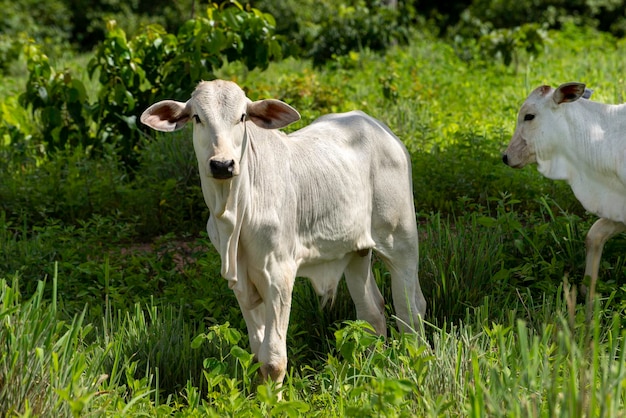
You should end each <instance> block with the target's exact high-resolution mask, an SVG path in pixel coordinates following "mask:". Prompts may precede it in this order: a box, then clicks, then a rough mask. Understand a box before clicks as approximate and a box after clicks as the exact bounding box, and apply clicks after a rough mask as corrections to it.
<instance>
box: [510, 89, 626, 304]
mask: <svg viewBox="0 0 626 418" xmlns="http://www.w3.org/2000/svg"><path fill="white" fill-rule="evenodd" d="M590 95H591V91H589V90H586V89H585V85H584V84H581V83H566V84H563V85H561V86H559V87H558V88H557V89H556V90H555V89H552V88H551V87H549V86H542V87H538V88H537V89H535V90H534V91H533V92H532V93H531V94H530V96H529V97H528V98H527V99H526V101H525V102H524V104H523V105H522V108H521V110H520V112H519V116H518V122H517V127H516V129H515V133H514V134H513V138H512V139H511V142H510V144H509V146H508V148H507V150H506V151H505V154H504V156H503V159H504V162H505V163H506V164H508V165H510V166H511V167H514V168H521V167H523V166H525V165H526V164H529V163H533V162H536V163H537V165H538V170H539V172H541V173H542V174H543V175H544V176H546V177H548V178H550V179H554V180H565V181H567V182H568V183H569V185H570V186H571V188H572V191H573V192H574V195H575V196H576V198H577V199H578V200H579V201H580V202H581V204H582V205H583V207H584V208H585V209H586V210H588V211H589V212H591V213H594V214H596V215H598V216H599V217H600V219H599V220H598V221H596V223H595V224H594V225H593V226H592V227H591V229H590V230H589V232H588V234H587V239H586V245H587V259H586V268H585V275H586V276H590V278H591V290H592V291H591V292H590V294H591V295H593V291H594V289H595V283H596V280H597V277H598V269H599V265H600V258H601V256H602V248H603V246H604V244H605V242H606V241H607V240H608V239H610V238H611V237H612V236H613V235H615V234H617V233H620V232H622V231H624V230H626V105H607V104H601V103H597V102H593V101H590V100H584V99H582V100H579V99H581V98H588V97H589V96H590Z"/></svg>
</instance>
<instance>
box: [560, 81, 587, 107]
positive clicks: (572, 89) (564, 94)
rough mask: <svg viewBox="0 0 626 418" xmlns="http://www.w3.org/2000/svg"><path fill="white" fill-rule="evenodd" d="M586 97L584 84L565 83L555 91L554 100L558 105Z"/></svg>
mask: <svg viewBox="0 0 626 418" xmlns="http://www.w3.org/2000/svg"><path fill="white" fill-rule="evenodd" d="M584 95H585V85H584V84H583V83H563V84H561V85H560V86H559V87H557V89H556V90H555V91H554V95H553V96H552V99H553V100H554V102H555V103H556V104H561V103H569V102H575V101H576V100H578V99H580V98H581V97H583V96H584Z"/></svg>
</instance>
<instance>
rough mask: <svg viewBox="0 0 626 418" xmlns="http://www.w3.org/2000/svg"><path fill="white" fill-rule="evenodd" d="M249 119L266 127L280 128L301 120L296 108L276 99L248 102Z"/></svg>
mask: <svg viewBox="0 0 626 418" xmlns="http://www.w3.org/2000/svg"><path fill="white" fill-rule="evenodd" d="M246 112H247V114H248V119H250V120H251V121H252V122H254V123H255V124H256V125H258V126H260V127H261V128H265V129H278V128H284V127H285V126H287V125H289V124H292V123H293V122H295V121H298V120H300V114H299V113H298V111H297V110H296V109H294V108H293V107H291V106H289V105H288V104H287V103H285V102H281V101H280V100H275V99H267V100H257V101H256V102H250V103H248V108H247V110H246Z"/></svg>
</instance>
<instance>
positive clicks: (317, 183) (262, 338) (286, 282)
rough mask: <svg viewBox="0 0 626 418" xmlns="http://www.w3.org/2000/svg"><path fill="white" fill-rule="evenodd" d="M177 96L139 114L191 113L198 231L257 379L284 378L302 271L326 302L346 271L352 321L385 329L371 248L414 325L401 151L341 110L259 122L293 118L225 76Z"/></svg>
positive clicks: (149, 117) (380, 130)
mask: <svg viewBox="0 0 626 418" xmlns="http://www.w3.org/2000/svg"><path fill="white" fill-rule="evenodd" d="M163 103H165V104H163ZM176 103H177V102H171V101H166V102H162V103H158V104H155V105H153V106H151V107H150V108H149V109H148V110H146V112H144V115H142V121H144V123H146V124H148V125H150V126H152V127H155V128H156V129H161V130H172V129H168V128H167V126H170V127H172V126H173V127H174V128H177V127H178V126H180V120H179V116H180V115H178V114H176V112H175V111H173V110H172V109H173V107H172V106H174V107H175V108H176V109H178V110H179V111H180V112H182V113H181V114H183V115H186V116H185V117H186V118H187V119H191V118H192V117H195V116H196V115H197V116H198V120H199V121H200V123H196V124H195V126H196V127H195V128H194V147H195V151H196V156H197V158H198V166H199V169H200V177H201V181H202V191H203V194H204V197H205V201H206V203H207V205H208V207H209V209H210V211H211V217H210V218H209V221H208V224H207V230H208V233H209V237H210V239H211V242H212V243H213V244H214V246H215V247H216V248H217V250H218V251H219V253H220V256H221V259H222V275H223V276H224V277H225V278H226V279H228V280H229V282H230V287H231V288H232V289H233V290H234V291H235V294H236V296H237V300H238V302H239V304H240V307H241V309H242V312H243V315H244V318H245V320H246V324H247V326H248V333H249V337H250V345H251V348H252V350H253V352H254V353H255V354H256V355H257V356H258V359H259V360H260V361H261V362H262V363H263V366H262V368H261V370H262V373H263V374H264V376H266V377H270V378H272V379H273V380H276V381H278V382H280V381H282V379H283V377H284V374H285V370H286V361H287V352H286V332H287V326H288V321H289V312H290V308H291V293H292V289H293V285H294V281H295V278H296V276H303V277H308V278H310V279H311V282H312V284H313V287H314V288H315V289H316V291H317V292H318V293H319V294H320V295H322V297H323V298H324V299H325V300H326V299H329V298H333V297H334V294H335V291H336V288H337V284H338V282H339V280H340V278H341V277H342V275H343V274H345V278H346V282H347V284H348V288H349V290H350V294H351V296H352V298H353V300H354V302H355V305H356V308H357V315H358V317H359V318H361V319H364V320H367V321H368V322H370V323H371V324H372V325H373V326H374V328H375V329H376V331H377V332H378V333H380V334H386V321H385V317H384V301H383V298H382V296H381V294H380V291H379V290H378V288H377V285H376V283H375V280H374V277H373V275H372V273H371V268H370V261H371V256H372V250H374V251H376V252H377V253H378V254H379V255H380V256H381V258H382V259H383V260H384V261H385V262H386V264H387V266H388V268H389V270H390V272H391V275H392V292H393V297H394V304H395V308H396V314H397V316H398V317H399V318H400V320H401V322H404V325H403V327H404V329H410V326H414V325H417V324H416V322H417V321H418V319H419V315H420V314H423V313H424V311H425V306H426V303H425V301H424V297H423V296H422V293H421V290H420V286H419V282H418V279H417V263H418V240H417V229H416V220H415V211H414V207H413V197H412V186H411V170H410V159H409V156H408V153H407V151H406V149H405V147H404V146H403V145H402V143H401V142H400V140H399V139H398V138H396V137H395V136H394V135H393V134H392V133H391V131H390V130H389V129H388V128H387V127H386V126H385V125H383V124H382V123H380V122H378V121H377V120H375V119H373V118H371V117H369V116H367V115H366V114H364V113H362V112H350V113H345V114H333V115H327V116H325V117H322V118H320V119H318V120H317V121H315V122H314V123H312V124H311V125H309V126H307V127H305V128H303V129H301V130H299V131H296V132H294V133H292V134H290V135H285V134H283V133H282V132H279V131H277V130H274V129H266V127H269V128H275V127H281V126H285V125H286V124H288V123H291V122H292V121H294V120H297V118H299V115H297V112H295V110H293V109H291V108H290V107H289V106H287V105H286V104H284V103H282V102H278V101H275V100H272V101H258V102H250V101H249V99H247V98H246V97H245V95H244V94H243V91H241V89H239V87H237V86H236V85H235V84H234V83H230V82H223V81H213V82H203V83H201V84H200V85H199V86H198V87H197V89H196V91H195V92H194V95H193V96H192V99H191V100H190V101H189V102H187V103H186V104H185V103H178V104H176ZM175 114H176V115H175ZM240 116H242V118H241V119H242V120H241V121H240V123H233V122H232V121H237V120H238V118H239V117H240ZM246 119H247V121H246ZM258 125H261V126H263V127H261V126H258ZM223 167H228V168H227V169H226V170H227V172H225V169H224V168H223ZM229 172H230V173H232V175H231V176H229V174H228V173H229ZM407 325H408V326H407Z"/></svg>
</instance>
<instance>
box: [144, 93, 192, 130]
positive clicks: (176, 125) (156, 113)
mask: <svg viewBox="0 0 626 418" xmlns="http://www.w3.org/2000/svg"><path fill="white" fill-rule="evenodd" d="M190 117H191V111H190V109H189V108H188V107H187V104H186V103H182V102H177V101H174V100H163V101H161V102H158V103H155V104H153V105H152V106H150V107H149V108H147V109H146V110H145V111H144V112H143V113H142V114H141V123H143V124H144V125H147V126H149V127H151V128H152V129H156V130H157V131H162V132H172V131H175V130H177V129H180V128H182V127H183V126H184V125H185V123H187V122H189V118H190Z"/></svg>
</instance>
